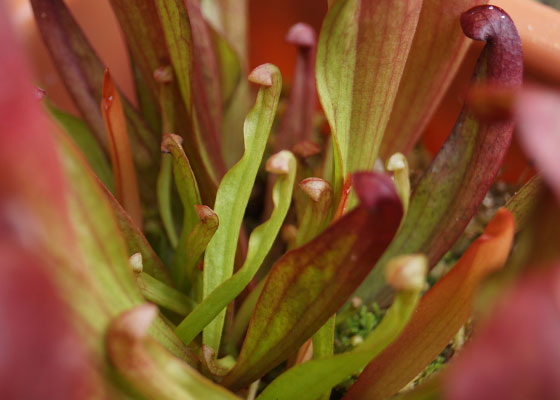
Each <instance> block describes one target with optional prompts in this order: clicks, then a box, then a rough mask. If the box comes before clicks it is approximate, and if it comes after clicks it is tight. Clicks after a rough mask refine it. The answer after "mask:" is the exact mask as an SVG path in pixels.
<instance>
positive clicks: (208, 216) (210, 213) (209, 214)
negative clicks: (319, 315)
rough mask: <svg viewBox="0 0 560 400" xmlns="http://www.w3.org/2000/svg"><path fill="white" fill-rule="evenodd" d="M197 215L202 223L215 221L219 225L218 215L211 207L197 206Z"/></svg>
mask: <svg viewBox="0 0 560 400" xmlns="http://www.w3.org/2000/svg"><path fill="white" fill-rule="evenodd" d="M194 208H195V210H196V214H197V215H198V218H199V219H200V220H201V221H202V222H212V221H215V223H216V225H217V224H218V214H216V213H215V212H214V210H212V209H211V208H210V207H208V206H203V205H195V206H194Z"/></svg>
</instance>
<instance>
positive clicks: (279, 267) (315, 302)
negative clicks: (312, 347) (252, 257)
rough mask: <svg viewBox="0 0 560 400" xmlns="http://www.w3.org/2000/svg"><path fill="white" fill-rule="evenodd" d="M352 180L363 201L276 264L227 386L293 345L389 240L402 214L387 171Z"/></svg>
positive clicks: (253, 374) (265, 367)
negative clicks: (383, 173) (384, 173)
mask: <svg viewBox="0 0 560 400" xmlns="http://www.w3.org/2000/svg"><path fill="white" fill-rule="evenodd" d="M354 182H355V188H356V191H357V193H358V196H359V198H360V200H361V204H360V205H359V206H358V207H357V208H355V209H354V210H353V211H352V212H350V213H348V214H346V215H345V216H343V217H342V218H340V219H338V220H337V221H336V222H334V223H333V224H332V225H331V226H330V227H329V228H328V229H327V230H326V231H324V232H323V233H322V234H321V235H319V236H317V237H316V238H315V239H314V240H312V241H311V242H309V243H307V244H306V245H304V246H302V247H300V248H298V249H294V250H291V251H289V252H288V253H287V254H285V255H284V256H283V257H282V258H281V259H280V260H278V262H276V264H275V265H274V266H273V268H272V270H271V271H270V273H269V274H268V278H267V280H266V284H265V286H264V289H263V292H262V294H261V296H260V298H259V301H258V303H257V306H256V308H255V311H254V313H253V317H252V319H251V324H250V325H249V330H248V332H247V336H246V338H245V342H244V343H243V347H242V349H241V353H240V355H239V359H238V361H237V364H236V366H235V368H234V369H233V370H232V371H231V372H230V373H229V374H228V375H227V376H226V377H225V378H224V381H223V384H224V385H225V386H231V387H232V388H236V389H238V388H242V387H244V386H246V385H248V384H250V383H251V382H253V381H254V380H256V379H258V378H259V377H261V376H262V375H264V374H265V373H266V372H268V371H269V370H270V369H271V368H273V367H275V366H276V365H278V364H279V363H280V362H282V361H283V360H285V359H287V358H288V357H289V356H290V355H291V354H292V353H294V352H295V351H296V350H297V349H298V347H299V346H301V345H302V344H303V343H304V342H305V341H306V340H307V339H308V338H309V337H310V336H311V335H313V333H315V332H316V331H317V330H318V329H319V328H320V327H321V326H322V325H323V324H324V323H325V322H326V321H327V320H328V319H329V318H330V317H331V316H332V315H333V314H334V313H335V312H336V311H337V310H338V308H339V307H340V306H341V305H342V304H343V303H344V302H345V301H346V299H347V298H348V296H350V294H351V293H352V292H353V291H354V290H355V288H357V286H358V285H359V284H360V283H361V281H362V280H363V279H364V278H365V277H366V276H367V274H368V273H369V271H370V270H371V268H372V267H373V265H374V264H375V261H376V260H377V259H378V258H379V257H380V256H381V254H382V253H383V251H384V250H385V248H386V247H387V245H388V244H389V243H390V241H391V239H392V238H393V236H394V234H395V233H396V231H397V228H398V226H399V222H400V219H401V217H402V207H401V204H400V200H399V198H398V195H397V193H396V191H395V189H394V186H393V183H392V181H391V179H390V178H389V177H388V176H386V175H381V174H376V173H360V174H355V175H354ZM319 394H321V393H319Z"/></svg>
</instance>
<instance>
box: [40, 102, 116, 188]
mask: <svg viewBox="0 0 560 400" xmlns="http://www.w3.org/2000/svg"><path fill="white" fill-rule="evenodd" d="M45 105H46V108H47V110H48V111H49V113H50V114H51V116H52V117H53V118H54V120H55V121H56V122H58V124H59V125H60V127H61V128H62V129H64V131H65V132H66V133H68V135H69V136H70V137H71V138H72V140H73V141H74V143H76V146H78V147H79V148H80V150H81V152H82V154H83V155H84V156H85V157H86V159H87V161H88V164H89V165H90V166H91V168H92V169H93V171H94V172H95V174H96V175H97V177H98V178H99V179H100V180H101V182H103V184H104V185H105V186H106V187H107V188H108V189H109V190H110V191H111V192H113V190H114V189H113V171H112V170H111V165H110V164H109V161H108V160H107V157H106V156H105V153H104V152H103V150H102V149H101V147H100V146H99V143H98V142H97V140H96V139H95V137H94V136H93V134H92V133H91V131H90V130H89V128H88V126H87V125H86V123H85V122H84V121H82V120H81V119H80V118H77V117H75V116H73V115H72V114H68V113H66V112H64V111H62V110H61V109H59V108H57V107H56V106H55V105H54V104H53V103H51V102H50V101H49V100H48V99H46V100H45Z"/></svg>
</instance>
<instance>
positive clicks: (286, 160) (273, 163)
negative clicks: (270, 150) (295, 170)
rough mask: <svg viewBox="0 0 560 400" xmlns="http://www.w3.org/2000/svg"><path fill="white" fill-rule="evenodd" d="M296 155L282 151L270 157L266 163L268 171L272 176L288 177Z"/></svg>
mask: <svg viewBox="0 0 560 400" xmlns="http://www.w3.org/2000/svg"><path fill="white" fill-rule="evenodd" d="M294 159H295V158H294V155H293V154H292V153H291V152H290V151H288V150H282V151H280V152H278V153H276V154H273V155H272V156H270V158H269V159H268V161H267V162H266V171H267V172H270V173H271V174H277V175H286V174H287V173H289V172H290V168H291V167H292V165H293V163H292V161H293V160H294Z"/></svg>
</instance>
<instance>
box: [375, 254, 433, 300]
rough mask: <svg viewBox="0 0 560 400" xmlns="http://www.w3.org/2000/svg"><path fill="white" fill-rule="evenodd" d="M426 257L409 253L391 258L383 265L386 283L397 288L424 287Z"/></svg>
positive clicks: (412, 288) (426, 269)
mask: <svg viewBox="0 0 560 400" xmlns="http://www.w3.org/2000/svg"><path fill="white" fill-rule="evenodd" d="M427 273H428V259H427V258H426V256H425V255H423V254H410V255H404V256H399V257H395V258H393V259H391V260H390V261H389V262H388V263H387V266H386V267H385V279H386V280H387V283H388V284H389V285H391V286H392V287H393V288H395V289H397V290H415V291H419V290H422V289H424V286H425V284H426V274H427Z"/></svg>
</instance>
